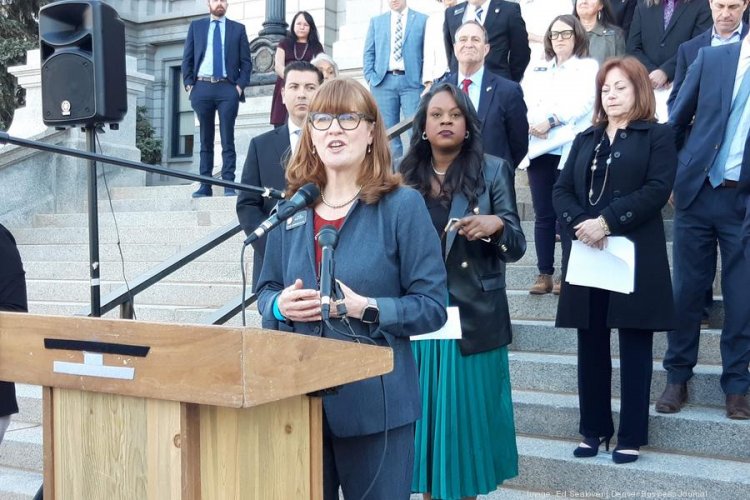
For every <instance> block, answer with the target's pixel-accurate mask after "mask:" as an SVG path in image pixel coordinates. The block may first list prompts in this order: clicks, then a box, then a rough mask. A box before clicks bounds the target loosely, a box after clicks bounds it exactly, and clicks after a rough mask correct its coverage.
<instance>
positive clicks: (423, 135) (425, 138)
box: [422, 132, 427, 141]
mask: <svg viewBox="0 0 750 500" xmlns="http://www.w3.org/2000/svg"><path fill="white" fill-rule="evenodd" d="M422 140H423V141H426V140H427V132H422Z"/></svg>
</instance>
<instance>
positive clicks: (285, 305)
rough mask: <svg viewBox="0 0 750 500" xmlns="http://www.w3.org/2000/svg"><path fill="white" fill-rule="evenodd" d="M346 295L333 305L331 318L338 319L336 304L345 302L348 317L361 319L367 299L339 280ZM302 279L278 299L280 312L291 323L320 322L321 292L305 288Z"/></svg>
mask: <svg viewBox="0 0 750 500" xmlns="http://www.w3.org/2000/svg"><path fill="white" fill-rule="evenodd" d="M337 283H338V284H339V286H340V287H341V290H342V292H343V294H344V299H343V300H341V301H335V302H332V303H331V316H333V317H336V316H337V311H336V304H337V303H338V302H343V303H344V305H345V306H346V315H347V316H349V317H351V318H356V319H359V318H361V317H362V311H363V310H364V308H365V307H366V306H367V298H365V297H363V296H361V295H359V294H358V293H356V292H354V291H353V290H352V289H351V288H349V287H348V286H346V285H345V284H343V283H342V282H341V281H338V280H337ZM303 286H304V285H303V283H302V280H301V279H297V280H295V281H294V283H293V284H292V285H291V286H288V287H286V288H284V289H283V290H282V291H281V293H280V294H279V296H278V298H277V299H276V301H277V302H276V305H277V306H278V308H279V312H281V314H282V315H284V317H285V318H287V319H289V320H291V321H320V320H321V319H322V318H321V315H320V292H319V291H318V290H313V289H311V288H303Z"/></svg>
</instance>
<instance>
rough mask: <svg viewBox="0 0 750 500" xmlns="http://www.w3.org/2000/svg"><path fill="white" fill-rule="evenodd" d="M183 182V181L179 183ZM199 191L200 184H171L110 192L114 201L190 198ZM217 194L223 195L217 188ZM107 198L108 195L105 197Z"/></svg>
mask: <svg viewBox="0 0 750 500" xmlns="http://www.w3.org/2000/svg"><path fill="white" fill-rule="evenodd" d="M177 182H182V181H177ZM196 189H198V183H189V184H171V185H165V186H146V187H144V186H121V187H113V188H112V189H111V190H110V193H111V195H112V199H113V200H115V199H117V200H126V199H149V198H150V199H155V198H162V199H163V198H177V199H183V198H190V195H191V194H192V193H193V191H195V190H196ZM215 189H216V193H217V194H219V193H222V192H223V191H222V190H221V188H215ZM105 196H106V195H105ZM100 198H101V197H100Z"/></svg>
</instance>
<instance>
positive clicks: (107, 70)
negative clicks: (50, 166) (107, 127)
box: [39, 0, 128, 126]
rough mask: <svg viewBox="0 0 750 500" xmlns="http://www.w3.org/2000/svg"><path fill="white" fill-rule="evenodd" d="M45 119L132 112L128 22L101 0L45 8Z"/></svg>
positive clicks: (73, 120) (82, 119)
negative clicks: (127, 69) (127, 60)
mask: <svg viewBox="0 0 750 500" xmlns="http://www.w3.org/2000/svg"><path fill="white" fill-rule="evenodd" d="M39 44H40V52H41V59H42V61H41V62H42V114H43V116H42V119H43V120H44V123H45V124H46V125H50V126H65V125H93V124H100V123H114V122H119V121H121V120H122V119H123V118H124V117H125V114H126V113H127V112H128V94H127V86H126V85H127V81H126V76H125V25H124V24H123V22H122V20H121V19H120V16H119V15H118V14H117V11H115V9H113V8H112V7H111V6H109V5H107V4H105V3H103V2H101V1H100V0H89V1H78V0H65V1H61V2H55V3H52V4H49V5H46V6H44V7H42V8H41V9H40V11H39Z"/></svg>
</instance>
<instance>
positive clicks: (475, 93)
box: [458, 66, 484, 111]
mask: <svg viewBox="0 0 750 500" xmlns="http://www.w3.org/2000/svg"><path fill="white" fill-rule="evenodd" d="M467 78H468V79H469V80H471V84H470V85H469V99H470V100H471V103H472V104H473V105H474V109H475V110H476V111H479V99H480V98H481V96H482V78H484V66H481V67H480V68H479V69H478V70H477V71H476V72H475V73H474V74H473V75H468V76H467V75H464V74H462V73H461V72H460V71H459V72H458V88H459V89H463V81H464V80H466V79H467Z"/></svg>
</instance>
